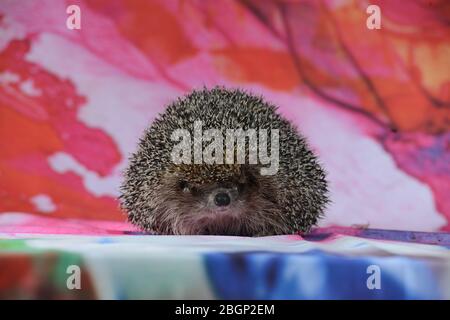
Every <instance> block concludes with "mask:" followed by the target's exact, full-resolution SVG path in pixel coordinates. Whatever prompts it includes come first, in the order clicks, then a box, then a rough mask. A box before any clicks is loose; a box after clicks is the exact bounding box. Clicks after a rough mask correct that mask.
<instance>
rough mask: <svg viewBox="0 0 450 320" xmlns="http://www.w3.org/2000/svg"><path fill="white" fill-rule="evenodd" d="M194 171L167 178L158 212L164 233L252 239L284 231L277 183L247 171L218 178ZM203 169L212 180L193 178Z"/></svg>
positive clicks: (156, 221) (156, 222)
mask: <svg viewBox="0 0 450 320" xmlns="http://www.w3.org/2000/svg"><path fill="white" fill-rule="evenodd" d="M193 166H196V165H192V166H185V167H184V169H185V170H180V168H177V169H178V170H175V171H169V172H168V173H167V174H166V176H165V177H164V179H162V184H161V185H160V187H159V188H158V199H159V204H158V205H157V206H156V208H155V210H154V212H153V216H154V226H155V229H159V230H158V231H159V232H162V233H173V234H215V235H244V236H249V235H255V234H264V233H267V232H270V231H272V232H274V231H275V230H277V229H279V230H278V232H281V231H282V224H281V219H280V210H279V207H278V205H277V199H276V194H277V192H276V189H277V185H276V183H275V181H276V179H274V178H271V179H268V178H267V177H264V176H260V175H259V173H258V171H257V170H254V169H252V168H246V167H244V166H242V167H238V168H237V170H231V169H230V170H229V171H228V172H227V171H224V170H219V173H217V172H215V173H216V174H214V171H212V170H211V169H210V168H208V167H203V168H201V167H202V166H200V167H197V168H196V167H193ZM202 169H203V170H207V171H208V172H210V173H211V172H213V174H212V175H211V176H209V178H208V179H205V178H202V179H198V176H193V175H192V171H193V170H194V171H198V170H202ZM234 169H236V168H234ZM169 203H170V206H168V205H167V204H169Z"/></svg>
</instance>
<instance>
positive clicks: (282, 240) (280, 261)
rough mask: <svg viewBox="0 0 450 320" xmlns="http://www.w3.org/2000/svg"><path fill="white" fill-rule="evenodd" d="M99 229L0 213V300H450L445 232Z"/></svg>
mask: <svg viewBox="0 0 450 320" xmlns="http://www.w3.org/2000/svg"><path fill="white" fill-rule="evenodd" d="M30 223H33V224H34V225H35V226H36V228H35V229H30ZM94 224H95V223H92V222H89V223H87V222H86V221H82V220H72V221H69V222H67V221H65V220H60V219H50V218H49V219H43V218H36V217H32V216H27V215H7V216H3V217H1V218H0V238H1V240H0V266H1V267H0V298H56V299H63V298H64V299H67V298H70V299H80V298H82V299H85V298H96V299H214V298H220V299H450V251H449V250H450V235H449V234H445V233H413V232H399V231H388V230H364V229H347V228H345V229H344V228H341V229H317V230H315V231H314V232H313V233H311V234H310V235H304V236H303V237H302V236H299V235H291V236H274V237H261V238H246V237H223V236H157V235H146V234H143V233H140V232H137V231H136V230H134V229H133V228H132V227H130V226H129V225H127V224H123V225H121V226H120V225H119V224H118V223H116V222H112V223H111V224H108V223H104V224H103V225H97V226H96V227H94V226H93V225H94ZM45 226H47V227H45ZM59 231H62V233H65V234H57V233H59ZM30 232H34V233H30ZM44 232H53V234H46V233H44ZM68 233H72V234H68ZM96 234H97V235H96ZM370 238H386V239H390V240H381V239H376V240H375V239H370ZM394 239H399V240H402V241H393V240H394ZM406 241H409V242H406ZM425 243H427V244H425ZM431 243H434V244H431ZM74 266H75V267H74ZM74 268H75V269H74ZM77 268H79V274H78V275H79V276H80V279H79V285H80V289H77V287H76V286H75V287H74V285H76V284H77V282H76V281H75V280H74V278H73V277H74V276H76V275H77V272H74V271H73V270H77ZM69 288H71V289H69Z"/></svg>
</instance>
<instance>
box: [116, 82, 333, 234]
mask: <svg viewBox="0 0 450 320" xmlns="http://www.w3.org/2000/svg"><path fill="white" fill-rule="evenodd" d="M198 123H201V130H202V132H208V130H215V131H213V132H215V134H216V135H214V137H217V138H218V141H219V142H220V141H222V142H223V141H225V140H226V139H227V138H228V133H229V132H233V130H234V131H235V132H236V131H239V130H241V131H239V132H241V133H242V132H250V130H256V131H257V132H259V135H258V136H257V137H258V138H259V137H263V135H262V134H261V132H267V137H268V138H267V139H266V141H265V145H264V143H261V141H263V139H261V141H259V142H260V145H259V146H256V147H255V146H254V145H253V144H252V145H251V146H250V142H254V140H253V141H250V137H249V136H247V137H245V136H244V140H243V141H244V149H243V150H244V151H243V155H244V156H243V157H241V158H240V160H241V161H237V158H238V154H237V153H238V152H237V147H236V146H237V139H236V144H235V145H233V144H232V143H231V142H233V141H232V140H226V141H228V144H227V143H225V144H223V143H222V146H221V145H220V144H216V148H213V150H212V152H211V153H210V155H212V156H213V159H214V161H212V162H211V159H209V160H210V161H209V162H206V161H203V162H202V161H198V160H199V159H194V158H195V157H198V156H200V160H201V157H202V155H205V153H204V152H205V150H206V149H207V146H208V141H205V139H203V140H200V142H199V140H198V139H197V140H195V138H196V136H195V135H196V132H195V130H196V128H195V126H196V124H198ZM230 130H231V131H230ZM258 130H259V131H258ZM176 132H178V133H180V132H181V133H184V134H185V135H186V140H185V141H184V143H183V144H182V146H183V148H186V149H183V148H182V149H183V150H185V152H184V153H183V152H180V151H179V150H178V151H177V152H174V150H175V149H176V148H179V147H180V137H179V136H178V140H177V139H174V133H176ZM217 132H219V136H217ZM252 132H254V131H252ZM269 133H270V134H269ZM192 136H194V139H192ZM197 138H198V137H197ZM209 138H211V137H209ZM222 138H223V139H222ZM274 138H278V140H276V139H274ZM267 140H270V143H269V142H268V141H267ZM210 141H211V139H210ZM241 141H242V140H241ZM216 142H217V141H216ZM263 142H264V141H263ZM230 143H231V144H230ZM261 144H262V145H261ZM224 145H225V146H224ZM241 146H242V145H241ZM226 147H230V148H226ZM273 147H277V149H275V148H273ZM195 148H197V151H196V149H195ZM199 148H200V149H199ZM264 148H267V149H268V150H266V151H267V155H266V158H267V157H269V158H270V157H272V156H276V157H272V158H273V160H274V164H276V167H275V170H267V168H268V163H267V161H266V162H264V163H263V161H259V160H261V159H262V158H263V157H261V154H260V153H258V154H257V157H256V158H257V160H256V161H255V157H253V159H251V152H252V151H255V150H257V151H264V150H263V149H264ZM198 150H200V151H203V153H201V152H200V153H199V152H198ZM222 151H223V152H222ZM177 153H178V154H179V155H181V154H182V156H183V157H184V158H182V159H184V161H180V159H178V160H177V159H176V158H174V154H177ZM222 155H223V157H222ZM215 156H217V157H215ZM221 158H224V159H225V160H223V161H220V160H221ZM259 158H261V159H259ZM226 160H228V161H226ZM242 160H244V161H242ZM250 160H252V161H250ZM266 160H267V159H266ZM264 169H266V173H265V174H264V172H263V170H264ZM268 171H272V172H270V174H268V173H267V172H268ZM119 201H120V206H121V208H122V209H123V210H124V212H125V213H126V214H127V217H128V221H129V222H131V223H132V224H134V225H136V226H137V227H139V228H140V229H142V230H143V231H146V232H149V233H153V234H164V235H234V236H269V235H280V234H295V233H306V232H308V231H310V229H311V227H312V226H314V225H316V224H317V222H318V220H319V219H320V218H321V217H322V216H323V213H324V210H325V207H326V205H327V204H328V202H329V199H328V190H327V180H326V173H325V170H324V169H323V168H322V165H321V164H320V162H319V160H318V158H317V156H316V155H315V154H314V153H313V151H312V150H311V149H310V147H309V146H308V144H307V141H306V139H305V137H304V136H303V135H301V134H300V133H299V131H298V130H297V128H296V127H295V126H294V125H293V124H291V123H290V122H289V121H288V120H286V119H285V118H283V117H282V116H281V115H280V114H279V113H278V111H277V107H275V106H274V105H273V104H271V103H269V102H267V101H265V100H264V98H263V97H261V96H256V95H253V94H251V93H248V92H246V91H245V90H242V89H227V88H224V87H214V88H212V89H207V88H203V89H200V90H194V91H192V92H190V93H189V94H187V95H185V96H183V97H179V98H178V99H177V100H176V101H174V102H172V103H171V104H169V105H168V106H167V108H166V109H165V111H164V112H163V113H161V114H159V115H158V116H157V117H156V119H154V121H153V122H152V124H151V125H150V127H149V128H147V129H146V130H145V132H144V134H143V136H142V137H141V139H140V141H139V143H138V147H137V150H136V151H135V152H134V153H133V154H132V155H131V157H130V158H129V164H128V167H127V169H126V170H125V172H124V179H123V182H122V184H121V186H120V196H119Z"/></svg>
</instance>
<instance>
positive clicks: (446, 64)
mask: <svg viewBox="0 0 450 320" xmlns="http://www.w3.org/2000/svg"><path fill="white" fill-rule="evenodd" d="M371 2H372V3H374V4H377V5H378V6H379V7H380V9H381V29H379V30H369V29H368V28H367V27H366V19H367V18H368V16H369V15H368V14H367V13H366V8H367V6H368V2H367V1H348V0H339V1H326V0H323V1H320V0H319V1H275V0H274V1H256V0H254V1H246V0H245V1H244V0H243V1H238V0H235V1H231V0H230V1H225V0H224V1H181V0H180V1H162V0H160V1H143V0H131V1H119V0H89V1H74V0H73V1H72V0H71V1H56V0H47V1H37V0H36V1H32V0H28V1H25V0H24V1H15V0H2V1H1V2H0V212H3V213H4V212H24V213H33V214H38V215H46V216H52V217H74V218H82V219H83V218H89V219H100V220H119V221H120V220H124V215H123V214H122V213H121V212H120V211H119V209H118V205H117V201H116V196H117V194H118V193H117V188H118V185H119V182H120V179H121V171H122V170H123V169H124V167H125V165H126V162H127V155H128V154H129V153H130V152H132V151H133V150H134V148H135V145H136V141H137V139H138V137H139V136H140V134H141V132H142V130H143V129H144V128H145V127H146V126H148V125H149V123H150V122H151V120H152V119H153V118H154V117H155V115H157V114H158V113H159V112H161V111H163V110H164V106H165V104H167V103H168V102H169V101H171V100H172V99H174V98H175V97H177V96H179V95H182V94H184V93H186V92H188V91H189V90H191V89H192V88H196V87H201V86H208V87H210V86H214V85H217V84H220V85H225V86H231V87H242V88H245V89H248V90H250V91H252V92H254V93H257V94H263V95H264V96H265V97H266V98H267V99H268V100H270V101H272V102H273V103H275V104H277V105H279V106H280V111H281V112H282V113H283V114H284V115H285V116H286V117H287V118H289V119H290V120H292V121H293V122H294V123H295V124H297V125H298V127H299V128H300V130H301V131H302V132H303V133H304V134H305V135H306V136H308V137H309V140H310V142H311V145H312V146H313V147H314V149H315V150H316V152H317V153H318V154H320V156H321V159H322V162H323V164H324V165H325V166H326V168H327V170H328V172H329V179H330V184H331V196H332V200H333V203H332V204H331V206H330V207H329V210H328V212H327V216H326V218H325V219H324V220H323V221H322V222H321V225H322V226H329V225H346V226H349V225H354V224H357V225H369V226H370V227H372V228H388V229H407V230H422V231H435V230H446V231H449V230H450V224H449V222H450V197H449V194H450V165H449V164H450V130H449V119H450V116H449V115H450V94H449V88H450V58H449V57H450V27H449V25H450V24H449V20H450V3H449V2H448V1H445V0H442V1H439V0H431V1H425V0H423V1H421V0H417V1H371ZM71 4H78V5H79V7H80V8H81V29H80V30H70V29H68V28H67V27H66V19H67V17H68V14H67V13H66V8H67V7H68V6H69V5H71Z"/></svg>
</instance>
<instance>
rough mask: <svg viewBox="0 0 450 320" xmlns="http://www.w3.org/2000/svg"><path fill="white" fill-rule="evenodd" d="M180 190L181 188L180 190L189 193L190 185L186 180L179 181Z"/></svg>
mask: <svg viewBox="0 0 450 320" xmlns="http://www.w3.org/2000/svg"><path fill="white" fill-rule="evenodd" d="M178 188H180V190H181V191H183V192H188V191H189V184H188V183H187V181H185V180H180V181H178Z"/></svg>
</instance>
